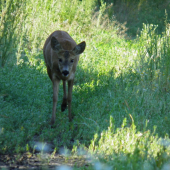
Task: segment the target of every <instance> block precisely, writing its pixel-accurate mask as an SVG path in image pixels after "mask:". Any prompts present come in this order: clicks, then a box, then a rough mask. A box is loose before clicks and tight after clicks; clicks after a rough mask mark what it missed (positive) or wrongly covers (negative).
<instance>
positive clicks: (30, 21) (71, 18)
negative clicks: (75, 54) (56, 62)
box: [0, 0, 170, 169]
mask: <svg viewBox="0 0 170 170" xmlns="http://www.w3.org/2000/svg"><path fill="white" fill-rule="evenodd" d="M2 2H3V5H2V6H1V16H2V17H1V23H3V25H1V27H2V28H3V29H2V32H1V35H2V36H1V47H2V48H1V49H2V50H1V51H2V52H1V54H0V55H1V64H2V63H3V64H2V66H4V67H3V68H1V69H0V152H1V153H18V154H20V153H23V152H25V151H28V150H30V152H35V143H36V142H42V143H47V145H48V143H52V144H53V147H54V148H55V152H59V150H60V148H61V147H66V148H68V149H72V153H77V150H78V148H79V147H81V146H83V147H84V148H85V149H86V150H88V152H91V154H92V155H93V156H92V158H91V159H93V158H94V160H98V161H99V162H96V163H94V164H95V166H96V167H97V166H98V165H99V164H100V163H101V166H103V169H105V168H104V167H105V166H107V168H108V169H109V168H110V169H111V168H112V169H137V168H138V169H156V168H157V169H161V168H164V166H166V165H167V164H168V161H169V133H170V130H169V123H170V115H169V113H170V107H169V106H170V104H169V103H170V97H169V88H170V85H169V70H170V64H169V63H170V60H169V57H168V56H169V55H170V51H169V44H170V39H169V32H170V27H169V23H168V14H166V15H165V20H164V24H165V31H164V32H163V33H162V34H157V29H158V26H157V25H153V24H143V29H142V30H141V32H140V34H138V35H137V36H136V39H134V40H128V39H125V37H126V34H125V32H126V28H125V25H123V26H122V25H121V24H120V23H118V22H117V21H116V19H115V18H114V17H113V18H111V19H110V12H109V11H110V9H112V5H107V4H106V3H105V2H104V1H101V2H100V3H101V6H100V7H98V6H97V3H98V1H88V0H83V1H78V0H74V1H71V0H69V1H65V0H64V1H63V0H62V1H60V0H58V1H55V0H45V1H42V0H37V1H31V2H30V1H24V2H23V1H17V2H15V1H13V3H11V6H10V2H11V1H10V0H9V1H6V2H5V1H2ZM17 3H18V4H20V5H18V6H17V5H16V4H17ZM24 4H25V6H24ZM15 5H16V6H15ZM23 6H24V7H25V8H23ZM96 6H97V7H96ZM10 7H11V8H10ZM12 10H14V11H17V12H16V13H17V18H16V19H14V18H13V17H12V18H10V17H11V11H12ZM4 11H7V13H6V15H5V16H4V15H2V14H3V12H4ZM23 11H24V14H23ZM20 14H23V15H20ZM21 23H22V24H21ZM20 24H21V25H20ZM12 29H14V31H13V32H12ZM57 29H62V30H65V31H67V32H69V33H70V35H71V36H72V37H73V38H74V39H75V40H76V42H77V43H78V42H81V41H83V40H85V41H86V43H87V47H86V50H85V52H84V53H83V54H82V55H81V56H80V61H79V65H78V68H77V71H76V78H75V82H74V88H73V102H72V112H73V114H74V119H73V121H72V122H69V121H68V116H67V110H66V111H65V112H63V113H61V111H60V104H61V101H62V90H61V89H62V85H61V86H60V92H59V101H58V106H57V113H56V114H57V116H56V117H57V120H56V124H55V125H54V127H53V128H51V126H50V124H49V120H50V117H51V111H52V85H51V82H50V79H49V78H48V76H47V73H46V68H45V64H44V60H43V54H42V46H43V44H44V41H45V39H46V38H47V36H48V35H49V34H50V33H51V32H52V31H54V30H57ZM8 33H9V34H8ZM19 33H20V34H19ZM18 35H21V36H18ZM2 41H3V42H6V43H5V44H4V43H2ZM2 44H3V45H2ZM9 49H10V50H9ZM13 49H14V51H15V52H14V51H13ZM15 53H17V54H15ZM2 54H5V58H2ZM9 54H12V55H16V56H17V60H16V58H15V59H14V58H12V57H11V55H9ZM7 61H8V62H7ZM5 63H6V65H5ZM122 122H123V124H122ZM54 148H52V149H54ZM98 163H99V164H98ZM90 168H91V169H93V167H91V166H90V167H89V169H90ZM107 168H106V169H107Z"/></svg>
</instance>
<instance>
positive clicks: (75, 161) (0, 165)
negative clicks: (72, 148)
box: [0, 152, 89, 170]
mask: <svg viewBox="0 0 170 170" xmlns="http://www.w3.org/2000/svg"><path fill="white" fill-rule="evenodd" d="M62 165H67V166H69V167H73V166H76V167H83V166H85V167H87V166H89V163H87V161H86V159H85V158H83V157H73V156H72V157H64V156H63V155H60V154H49V153H45V154H42V153H37V154H31V153H29V152H28V153H24V154H23V155H0V169H1V170H16V169H23V170H30V169H31V170H41V169H42V170H48V169H50V170H57V167H59V166H62Z"/></svg>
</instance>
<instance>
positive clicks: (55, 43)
mask: <svg viewBox="0 0 170 170" xmlns="http://www.w3.org/2000/svg"><path fill="white" fill-rule="evenodd" d="M51 47H52V49H53V50H54V51H56V52H60V51H61V50H62V47H61V44H60V43H59V42H58V40H57V39H56V38H55V37H52V38H51Z"/></svg>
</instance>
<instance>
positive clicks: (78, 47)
mask: <svg viewBox="0 0 170 170" xmlns="http://www.w3.org/2000/svg"><path fill="white" fill-rule="evenodd" d="M85 47H86V42H85V41H83V42H81V43H80V44H78V45H76V46H75V47H74V49H73V50H72V52H73V53H74V54H75V55H79V54H81V53H83V51H84V50H85Z"/></svg>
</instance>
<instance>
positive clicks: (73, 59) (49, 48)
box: [43, 31, 86, 124]
mask: <svg viewBox="0 0 170 170" xmlns="http://www.w3.org/2000/svg"><path fill="white" fill-rule="evenodd" d="M85 46H86V43H85V42H82V43H80V44H78V45H77V44H76V42H75V41H74V40H73V39H72V38H71V36H70V35H69V34H68V33H67V32H65V31H55V32H53V33H52V34H51V35H50V36H49V37H48V38H47V40H46V41H45V44H44V47H43V54H44V59H45V63H46V66H47V73H48V75H49V78H50V79H51V81H52V83H53V112H52V118H51V124H54V123H55V117H56V116H55V112H56V105H57V100H58V90H59V83H60V80H62V81H63V91H64V96H63V102H62V105H61V110H62V111H64V110H65V109H66V107H67V104H68V113H69V120H70V121H71V119H72V116H71V101H72V89H73V81H74V75H75V71H76V67H77V64H78V61H79V55H80V54H81V53H82V52H83V51H84V49H85ZM66 82H68V97H67V94H66Z"/></svg>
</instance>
